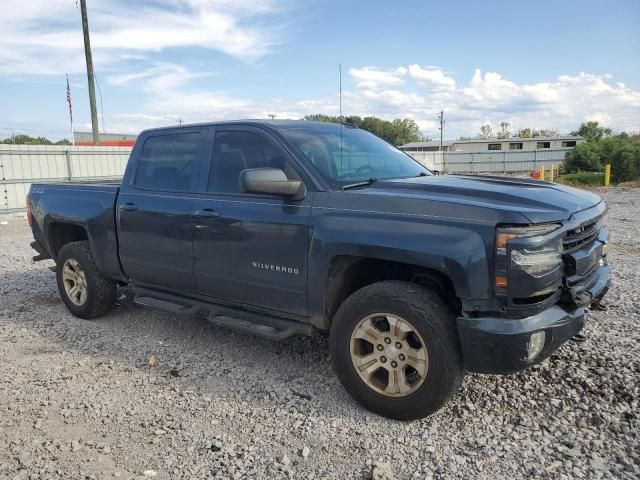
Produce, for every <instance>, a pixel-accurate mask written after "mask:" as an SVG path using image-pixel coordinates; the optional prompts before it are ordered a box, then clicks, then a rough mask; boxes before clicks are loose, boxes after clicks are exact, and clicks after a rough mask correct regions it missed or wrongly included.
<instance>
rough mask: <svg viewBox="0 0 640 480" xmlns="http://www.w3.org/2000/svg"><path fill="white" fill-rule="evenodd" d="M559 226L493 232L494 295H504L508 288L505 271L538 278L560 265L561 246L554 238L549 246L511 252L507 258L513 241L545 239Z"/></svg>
mask: <svg viewBox="0 0 640 480" xmlns="http://www.w3.org/2000/svg"><path fill="white" fill-rule="evenodd" d="M559 227H560V225H558V224H546V225H530V226H526V227H507V228H498V229H497V230H496V281H495V287H496V293H498V294H501V293H502V294H504V293H506V288H507V286H508V283H509V282H508V279H507V270H508V269H509V268H511V269H519V270H521V271H523V272H526V273H528V274H529V275H531V276H533V277H536V278H539V277H542V276H543V275H545V274H547V273H549V272H551V271H553V270H554V269H556V268H557V267H558V266H559V265H560V264H561V263H562V257H561V253H562V243H561V239H560V238H557V239H555V240H553V241H552V243H546V244H544V245H543V246H540V247H531V248H523V249H513V250H511V253H510V258H507V253H508V248H507V244H508V243H509V242H510V241H512V240H515V239H521V238H534V237H542V236H544V235H547V234H549V233H551V232H553V231H554V230H556V229H558V228H559Z"/></svg>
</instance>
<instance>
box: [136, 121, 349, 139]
mask: <svg viewBox="0 0 640 480" xmlns="http://www.w3.org/2000/svg"><path fill="white" fill-rule="evenodd" d="M218 125H250V126H262V127H269V128H273V129H274V130H279V129H283V128H295V127H313V128H332V127H333V128H335V127H336V126H338V125H344V124H339V123H328V122H316V121H310V120H270V119H269V120H263V119H247V120H221V121H217V122H202V123H185V124H182V125H179V126H178V125H175V126H174V125H170V126H165V127H155V128H149V129H146V130H144V131H142V132H140V135H141V136H142V135H143V134H148V133H152V132H157V131H162V130H177V129H188V128H194V127H196V128H197V127H215V126H218ZM345 126H350V125H345Z"/></svg>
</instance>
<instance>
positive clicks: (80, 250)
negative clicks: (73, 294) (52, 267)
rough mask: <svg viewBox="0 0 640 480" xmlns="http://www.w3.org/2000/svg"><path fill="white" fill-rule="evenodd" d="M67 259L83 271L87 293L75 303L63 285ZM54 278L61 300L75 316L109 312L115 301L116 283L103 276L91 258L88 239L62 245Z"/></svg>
mask: <svg viewBox="0 0 640 480" xmlns="http://www.w3.org/2000/svg"><path fill="white" fill-rule="evenodd" d="M68 259H73V260H75V261H76V262H78V264H80V268H81V269H82V272H84V275H85V279H86V285H87V295H86V300H85V301H84V302H83V303H82V304H81V305H77V304H76V303H74V301H72V300H71V298H70V297H69V295H68V294H67V291H66V289H65V287H64V282H63V273H62V272H63V266H64V264H65V262H66V261H67V260H68ZM56 265H57V266H56V280H57V282H58V291H59V292H60V296H61V297H62V301H63V302H64V304H65V305H66V306H67V308H68V309H69V311H70V312H71V313H72V314H73V315H74V316H76V317H79V318H84V319H92V318H97V317H100V316H102V315H104V314H105V313H107V312H109V310H111V309H112V308H113V305H114V303H115V301H116V291H117V284H116V282H114V281H113V280H109V279H108V278H105V277H104V276H103V275H102V274H101V273H100V271H99V270H98V267H97V266H96V262H95V260H94V259H93V255H92V254H91V248H90V247H89V242H88V241H81V242H72V243H67V244H66V245H64V246H63V247H62V248H61V249H60V252H59V253H58V258H57V260H56Z"/></svg>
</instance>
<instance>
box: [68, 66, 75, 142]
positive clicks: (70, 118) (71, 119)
mask: <svg viewBox="0 0 640 480" xmlns="http://www.w3.org/2000/svg"><path fill="white" fill-rule="evenodd" d="M66 76H67V103H68V104H69V123H70V124H71V145H72V146H74V147H75V146H76V139H75V137H74V136H73V111H72V108H71V89H70V88H69V74H66Z"/></svg>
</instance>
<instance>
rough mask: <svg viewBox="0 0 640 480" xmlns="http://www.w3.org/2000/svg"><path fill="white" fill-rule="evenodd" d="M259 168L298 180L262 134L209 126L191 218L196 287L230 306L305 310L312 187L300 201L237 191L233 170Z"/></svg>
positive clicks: (244, 128) (291, 164)
mask: <svg viewBox="0 0 640 480" xmlns="http://www.w3.org/2000/svg"><path fill="white" fill-rule="evenodd" d="M261 167H272V168H280V169H282V170H283V171H284V172H285V174H286V175H287V176H288V177H289V178H290V179H301V180H303V181H304V178H303V177H302V175H301V173H302V172H301V171H300V170H299V167H297V165H296V164H295V161H294V160H293V159H292V158H291V156H290V155H289V153H288V152H287V151H286V150H285V149H284V148H283V147H282V145H280V144H279V143H278V141H277V140H275V139H274V138H273V137H272V136H271V135H270V134H269V133H267V132H265V131H263V130H262V129H259V128H256V127H249V126H230V127H225V128H220V127H217V128H216V130H215V136H214V141H213V148H212V152H211V160H210V164H209V168H208V171H207V172H206V175H205V172H203V176H202V177H203V178H202V179H201V188H202V190H203V193H202V195H201V196H200V198H199V199H198V200H196V214H195V216H194V244H193V245H194V257H195V264H194V270H195V276H196V283H197V288H198V291H199V292H200V293H201V294H204V295H207V296H211V297H215V298H218V299H223V300H228V301H232V302H234V303H242V304H245V305H255V306H258V307H266V308H269V309H272V310H277V311H279V312H287V313H292V314H297V315H306V314H307V255H308V249H309V218H310V213H311V204H312V200H313V192H311V191H308V192H307V195H306V197H305V198H303V199H300V200H292V199H287V198H283V197H278V196H272V195H256V194H249V193H242V192H240V184H239V177H240V172H241V171H242V170H245V169H248V168H261Z"/></svg>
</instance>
